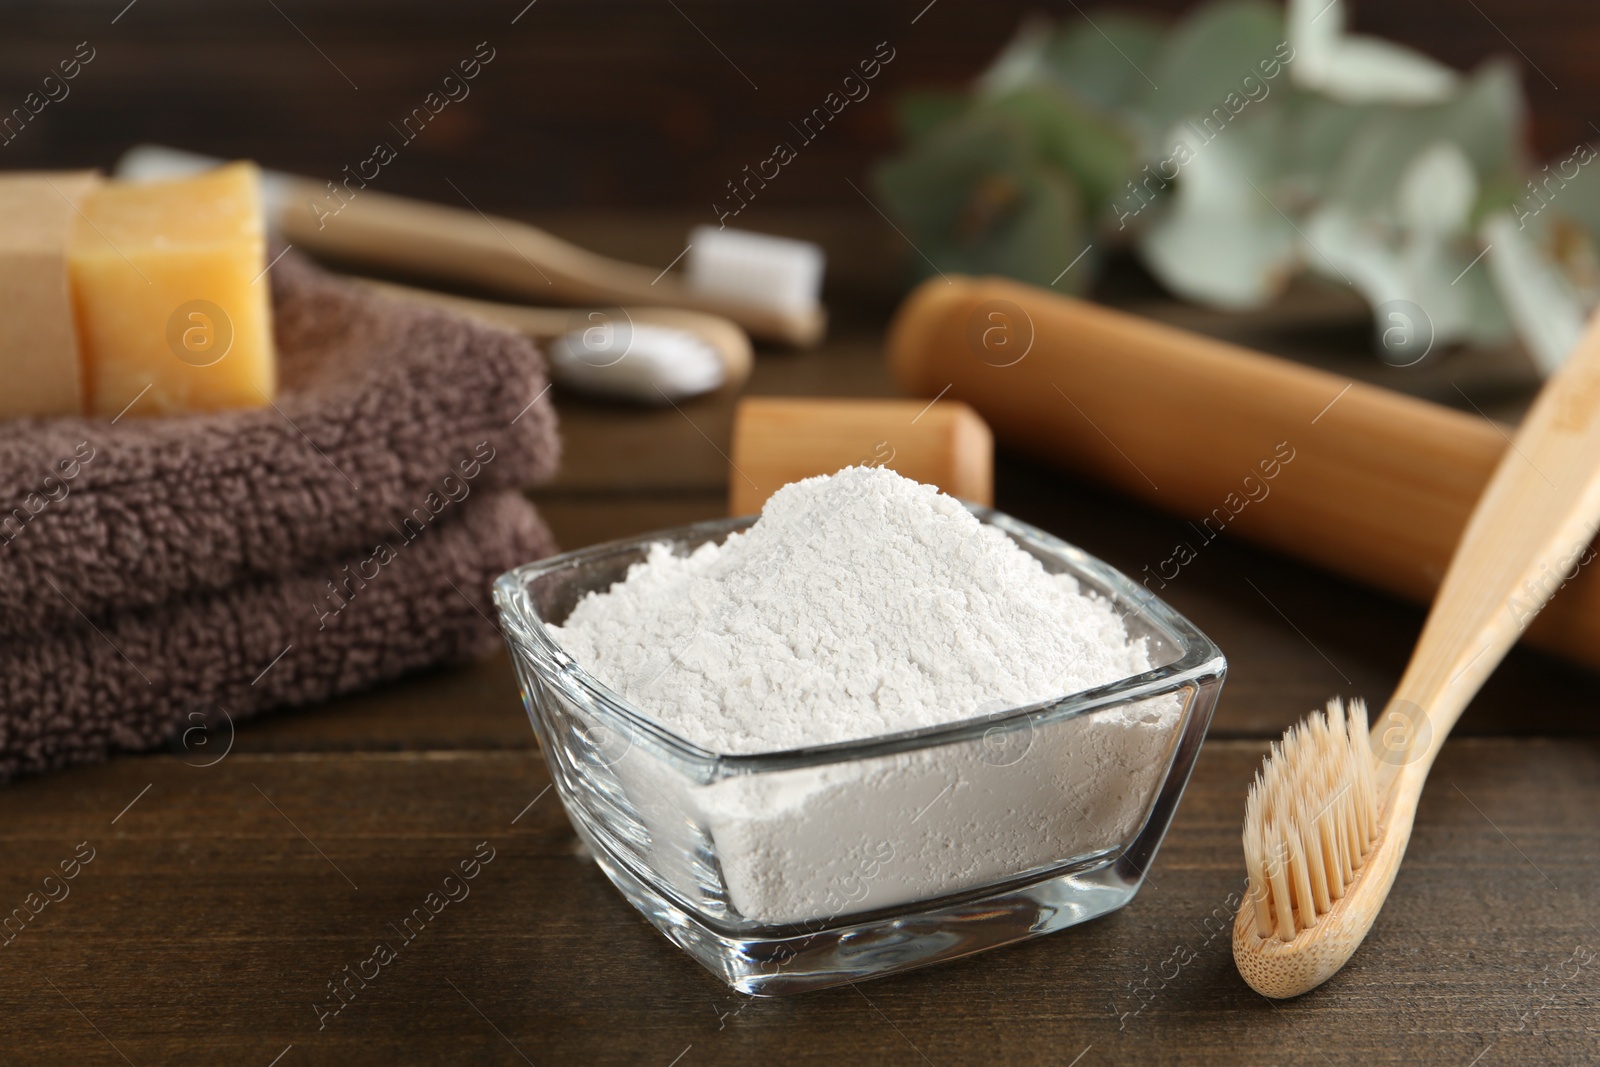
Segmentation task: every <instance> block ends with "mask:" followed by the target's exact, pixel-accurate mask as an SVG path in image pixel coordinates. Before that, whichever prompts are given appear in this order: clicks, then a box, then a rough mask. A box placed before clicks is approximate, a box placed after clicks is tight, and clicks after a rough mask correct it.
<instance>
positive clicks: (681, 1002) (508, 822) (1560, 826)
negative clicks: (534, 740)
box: [0, 707, 1600, 1067]
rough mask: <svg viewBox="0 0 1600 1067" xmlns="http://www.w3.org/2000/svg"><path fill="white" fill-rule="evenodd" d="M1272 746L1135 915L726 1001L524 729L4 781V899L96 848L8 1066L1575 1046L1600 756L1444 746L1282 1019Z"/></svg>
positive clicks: (1218, 804)
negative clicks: (1276, 1000) (588, 825)
mask: <svg viewBox="0 0 1600 1067" xmlns="http://www.w3.org/2000/svg"><path fill="white" fill-rule="evenodd" d="M504 710H505V711H506V713H507V714H508V715H511V714H514V713H515V709H514V708H511V707H506V708H504ZM1263 750H1264V745H1263V743H1262V742H1259V741H1212V742H1210V743H1208V745H1207V746H1206V748H1205V750H1204V752H1203V753H1202V755H1201V758H1200V761H1199V765H1198V768H1197V770H1196V773H1195V776H1194V780H1193V783H1192V784H1191V786H1190V788H1189V793H1188V795H1187V797H1186V798H1185V801H1184V804H1183V806H1182V808H1181V809H1180V811H1179V814H1178V817H1177V820H1176V822H1175V823H1174V825H1173V828H1172V831H1171V833H1170V835H1169V838H1168V841H1167V844H1166V846H1165V847H1164V848H1163V850H1162V852H1161V853H1160V855H1159V858H1158V860H1157V862H1156V863H1155V865H1154V866H1153V867H1152V869H1151V872H1150V878H1149V880H1148V881H1147V883H1146V885H1145V887H1144V889H1143V890H1142V891H1141V893H1140V895H1139V896H1138V897H1137V898H1136V899H1135V900H1134V902H1133V903H1132V904H1131V905H1129V906H1128V907H1127V908H1126V909H1124V910H1123V911H1121V912H1119V913H1116V914H1114V915H1112V916H1110V917H1107V918H1105V919H1103V920H1100V921H1097V922H1093V923H1090V924H1086V925H1084V926H1081V927H1077V928H1074V929H1071V930H1068V931H1064V932H1062V933H1059V934H1055V935H1052V936H1050V937H1048V938H1044V939H1040V940H1038V941H1034V942H1030V943H1027V944H1024V945H1020V946H1013V947H1011V948H1007V949H1003V950H998V951H993V952H989V953H985V954H981V955H979V956H976V957H972V958H970V959H967V960H962V961H957V962H954V963H950V964H945V965H941V966H938V967H933V968H929V969H926V970H924V971H920V972H916V973H911V974H907V975H903V976H898V977H894V978H890V979H886V980H883V981H878V982H870V983H863V984H861V985H859V986H857V987H854V988H851V987H845V988H841V989H836V990H831V991H824V992H819V993H814V994H807V995H804V996H800V997H793V998H787V999H780V1000H754V999H752V998H748V997H744V996H741V995H737V994H733V993H730V992H729V991H728V990H727V989H726V988H725V987H723V986H722V985H721V984H720V983H719V982H718V981H717V980H715V979H714V978H712V977H711V976H710V975H709V974H708V973H706V972H704V971H702V970H701V969H700V968H699V967H698V966H697V965H696V964H694V963H692V962H691V961H690V960H689V959H688V958H687V957H686V956H684V955H683V954H682V953H680V952H678V950H677V949H675V948H673V947H672V946H671V945H670V944H668V942H667V941H666V940H665V939H664V938H662V937H661V936H660V935H659V934H657V933H656V932H655V931H654V930H653V929H652V928H650V927H649V926H648V925H647V924H646V923H645V921H644V920H643V919H642V918H641V917H639V916H638V915H637V914H636V913H635V912H633V910H632V909H631V908H630V907H629V906H628V905H627V904H626V903H624V902H623V900H622V899H621V898H620V896H619V895H618V894H616V893H615V892H614V891H613V890H612V889H611V888H610V887H609V886H608V885H607V884H606V882H605V879H604V876H603V875H602V874H601V873H600V872H599V870H598V868H596V867H595V865H594V864H593V862H592V861H590V860H589V859H587V858H586V857H584V856H583V855H582V854H581V850H580V849H579V847H578V846H577V843H576V839H575V837H574V835H573V834H572V832H571V830H570V828H569V827H568V825H567V823H566V821H565V818H564V816H563V815H562V813H561V811H560V809H559V805H558V804H557V803H556V802H555V799H554V797H553V796H552V795H550V794H549V793H544V792H542V791H543V790H544V787H545V785H546V784H547V781H548V779H547V778H546V776H545V772H544V769H543V767H542V765H541V764H540V763H539V762H538V758H537V756H536V755H535V754H534V753H533V752H531V751H529V750H528V749H526V748H523V749H521V750H507V751H494V750H482V749H480V750H460V749H457V750H449V751H439V750H420V751H418V750H413V751H406V752H390V753H383V752H369V753H361V754H349V753H332V752H299V753H294V752H274V753H263V752H244V751H239V752H235V753H234V754H232V755H230V756H228V757H227V758H226V759H224V760H223V761H222V762H220V763H218V764H216V765H215V766H212V767H205V768H198V767H193V766H188V765H185V763H184V762H183V761H182V760H181V759H179V758H178V757H175V756H161V757H155V758H147V759H126V760H121V761H118V762H116V763H114V764H112V765H110V766H108V767H105V768H101V769H96V770H87V771H75V772H68V773H65V774H60V775H56V776H54V777H50V778H46V779H41V780H38V781H34V782H31V783H26V784H24V785H23V786H20V787H16V788H14V789H13V790H12V791H11V792H10V795H9V796H8V798H7V799H8V803H7V814H6V818H5V820H4V823H3V825H0V847H3V848H4V850H5V855H6V857H7V861H8V862H7V865H6V871H5V873H4V875H3V876H0V894H3V895H0V901H4V902H5V903H6V904H7V905H8V906H9V905H10V904H11V903H12V902H13V899H15V901H16V902H18V903H20V902H21V900H22V898H23V897H24V895H25V894H26V893H27V892H29V891H31V890H32V889H34V888H35V887H36V886H37V885H38V884H39V882H40V880H41V878H42V876H43V874H44V872H45V871H46V870H48V869H50V868H52V867H54V866H55V865H56V864H57V863H58V862H59V861H60V860H61V859H63V858H67V857H70V856H71V855H72V854H73V852H74V849H75V848H76V847H77V846H78V845H79V843H80V842H88V843H89V845H90V847H92V848H93V850H94V853H93V859H92V860H91V861H90V862H89V863H88V864H87V865H85V866H83V867H82V868H81V870H80V873H79V874H78V877H77V878H76V879H75V880H73V881H72V882H71V883H70V885H71V891H70V894H69V895H68V896H67V897H65V899H62V900H60V901H59V902H57V903H52V904H49V905H47V906H46V907H45V908H44V910H43V911H42V913H41V914H39V915H38V916H37V917H36V918H35V919H34V921H33V922H32V923H30V925H29V926H28V927H27V928H25V929H23V930H22V931H21V932H20V934H18V935H16V936H15V938H14V940H13V941H12V942H11V943H10V944H9V946H8V947H6V948H4V949H0V952H3V953H4V955H3V956H0V959H3V960H4V967H3V969H0V1012H3V1013H4V1019H5V1032H6V1035H7V1037H6V1044H5V1060H6V1062H7V1063H44V1062H73V1063H83V1064H93V1063H114V1062H120V1061H119V1059H118V1055H117V1053H118V1052H119V1051H120V1053H121V1054H122V1055H123V1056H126V1057H127V1060H128V1061H129V1062H132V1063H136V1064H147V1063H168V1064H187V1063H194V1064H202V1063H204V1064H211V1063H218V1062H230V1063H259V1064H263V1065H265V1064H267V1063H269V1062H271V1061H272V1059H273V1057H275V1056H277V1055H278V1054H279V1053H280V1052H282V1051H283V1050H284V1049H285V1048H286V1047H289V1046H293V1047H292V1048H290V1050H289V1053H288V1054H287V1055H285V1056H284V1059H283V1060H282V1061H280V1062H281V1063H284V1064H294V1063H341V1064H349V1063H398V1062H409V1063H518V1062H522V1060H521V1058H520V1057H519V1054H518V1053H519V1052H520V1054H521V1056H525V1057H526V1058H527V1061H528V1062H533V1063H539V1064H545V1063H593V1064H638V1063H646V1064H660V1065H663V1067H664V1065H667V1064H670V1063H672V1062H673V1061H674V1057H677V1056H679V1055H680V1054H681V1055H682V1057H683V1058H682V1059H681V1060H679V1061H677V1062H678V1063H679V1064H680V1065H693V1064H739V1063H751V1062H784V1063H795V1064H818V1065H825V1064H835V1063H885V1064H893V1063H905V1064H913V1063H924V1062H931V1063H934V1064H939V1065H955V1064H978V1063H1017V1064H1035V1063H1037V1064H1065V1063H1068V1062H1071V1061H1072V1058H1073V1057H1074V1056H1076V1055H1078V1054H1079V1053H1080V1052H1083V1051H1084V1050H1089V1051H1088V1052H1087V1053H1086V1054H1085V1055H1084V1058H1083V1060H1082V1061H1080V1062H1082V1063H1084V1064H1094V1063H1102V1064H1103V1063H1134V1062H1138V1063H1160V1064H1189V1063H1196V1062H1216V1063H1237V1064H1281V1063H1287V1062H1307V1063H1309V1062H1328V1063H1341V1064H1342V1063H1352V1064H1356V1063H1359V1064H1377V1063H1415V1062H1423V1061H1426V1062H1437V1063H1457V1064H1462V1065H1465V1064H1467V1063H1470V1062H1472V1061H1473V1057H1475V1056H1478V1055H1480V1054H1483V1058H1482V1059H1480V1060H1479V1061H1478V1062H1479V1063H1480V1064H1504V1063H1538V1062H1542V1063H1556V1062H1585V1061H1587V1060H1588V1058H1589V1057H1590V1056H1591V1055H1592V1053H1593V1050H1594V1048H1595V1047H1596V1041H1597V1040H1600V1033H1597V1024H1600V1018H1597V1014H1596V1005H1597V991H1600V990H1597V987H1600V980H1597V978H1596V965H1595V963H1593V962H1590V961H1593V959H1594V953H1595V947H1596V946H1597V945H1600V933H1597V932H1596V930H1595V927H1594V925H1593V915H1594V912H1595V908H1596V904H1597V903H1600V901H1597V899H1596V897H1597V890H1596V888H1595V887H1596V885H1597V883H1600V849H1597V846H1600V832H1597V830H1596V827H1595V824H1594V819H1593V815H1592V812H1593V806H1592V798H1593V792H1594V783H1595V781H1596V780H1597V778H1600V745H1597V744H1596V743H1595V742H1594V741H1592V740H1587V741H1583V742H1579V743H1572V742H1555V741H1550V740H1526V741H1505V740H1500V741H1481V740H1466V741H1459V742H1451V743H1450V745H1449V746H1448V747H1447V748H1446V750H1445V753H1444V756H1443V757H1442V758H1441V760H1440V762H1439V764H1438V768H1437V770H1436V772H1435V778H1434V780H1433V781H1432V782H1430V785H1429V789H1428V793H1427V796H1426V797H1425V798H1424V801H1423V804H1422V809H1421V811H1420V813H1419V816H1418V820H1417V830H1416V834H1415V837H1414V839H1413V842H1412V846H1411V849H1412V851H1411V857H1410V859H1409V862H1408V863H1407V864H1406V866H1405V868H1404V869H1403V870H1402V872H1401V874H1400V879H1399V881H1398V883H1397V884H1396V887H1395V891H1394V895H1393V898H1392V899H1391V902H1390V905H1389V907H1388V908H1387V909H1385V911H1384V913H1383V916H1382V918H1381V919H1380V921H1379V923H1378V925H1377V927H1376V929H1375V930H1374V932H1373V935H1372V937H1371V938H1370V939H1369V940H1368V943H1367V944H1366V945H1365V947H1364V948H1363V949H1362V950H1361V951H1360V952H1359V953H1358V954H1357V956H1356V957H1355V959H1354V960H1353V961H1352V963H1351V964H1350V966H1349V967H1348V968H1347V969H1346V970H1345V971H1344V972H1343V973H1342V974H1340V975H1339V976H1338V977H1337V978H1335V979H1334V980H1333V981H1332V982H1331V983H1329V985H1328V986H1327V987H1325V988H1324V989H1323V990H1321V991H1320V992H1318V993H1317V994H1316V995H1314V996H1311V997H1307V998H1304V999H1302V1000H1300V1001H1296V1002H1293V1003H1290V1004H1283V1005H1274V1004H1271V1003H1269V1002H1267V1001H1265V1000H1263V999H1262V998H1260V997H1259V996H1257V995H1256V994H1254V993H1252V992H1251V991H1250V990H1249V989H1248V988H1247V987H1245V986H1244V985H1243V983H1242V982H1241V981H1240V980H1239V978H1238V976H1237V975H1236V974H1235V972H1234V970H1233V965H1232V961H1231V959H1230V957H1229V945H1228V939H1227V933H1226V930H1227V927H1226V926H1225V925H1224V921H1225V919H1226V918H1227V917H1228V916H1229V914H1230V912H1231V906H1230V903H1229V902H1230V900H1232V899H1235V898H1234V897H1233V896H1232V894H1236V893H1237V892H1238V891H1239V888H1240V885H1241V881H1242V873H1241V864H1240V860H1239V855H1238V844H1237V833H1238V822H1239V816H1240V811H1241V808H1242V798H1243V789H1244V785H1245V783H1246V781H1247V780H1248V778H1249V776H1250V775H1251V774H1252V773H1253V772H1254V769H1255V767H1256V765H1257V762H1258V761H1259V759H1260V756H1261V753H1262V751H1263ZM147 786H148V789H147V788H146V787H147ZM135 798H138V799H137V802H136V803H134V804H133V806H132V807H131V808H127V809H126V810H124V809H125V806H126V805H128V804H129V803H130V801H134V800H135ZM530 803H531V804H532V806H531V807H529V805H530ZM113 820H115V822H113ZM484 842H487V843H488V844H487V847H486V848H482V847H480V846H481V843H484ZM490 849H492V850H493V858H492V859H491V860H490V861H489V862H488V863H487V864H484V865H482V866H481V868H480V869H479V871H478V874H477V877H476V878H475V879H473V880H472V881H471V882H467V883H464V884H465V885H466V886H467V895H466V896H465V897H464V898H462V899H459V900H455V901H452V902H451V903H449V904H448V905H446V906H444V907H443V909H442V910H441V911H440V912H439V914H438V915H437V916H436V917H435V918H433V919H432V920H431V921H430V922H429V923H428V924H427V925H426V926H425V927H423V928H422V930H421V933H419V934H417V935H416V936H415V938H414V939H413V940H411V941H408V942H406V943H405V945H404V947H403V948H402V949H401V951H400V952H399V953H398V954H397V957H396V959H395V961H394V962H393V963H392V964H390V965H389V966H388V967H386V968H384V969H382V971H381V972H380V974H379V977H378V978H375V979H373V980H372V981H370V982H369V983H368V985H367V988H365V989H361V988H359V987H353V988H355V997H354V998H353V999H352V1000H350V1002H349V1003H348V1005H347V1006H345V1007H344V1008H343V1009H342V1010H341V1011H340V1012H339V1013H338V1014H337V1015H333V1016H329V1017H326V1018H324V1016H322V1015H321V1014H319V1012H318V1011H317V1009H316V1008H315V1007H314V1006H313V1005H314V1004H321V1005H323V1007H324V1009H327V1008H328V1006H329V1005H332V1004H335V1003H337V1002H335V1001H333V1000H332V997H331V995H330V994H329V992H328V990H327V983H328V982H329V981H332V980H334V979H335V978H336V977H338V976H340V974H341V972H342V970H343V968H344V967H345V966H347V965H354V964H355V962H356V961H357V960H360V959H363V958H365V957H367V956H368V955H370V954H371V952H372V946H373V945H374V943H375V942H377V941H379V940H386V941H391V942H395V941H398V940H399V938H398V937H397V936H396V935H395V934H394V932H393V931H392V930H391V929H390V928H389V926H388V924H389V923H391V922H392V923H398V922H399V921H400V919H401V918H402V917H403V916H405V915H406V914H408V913H409V912H410V911H411V909H412V908H414V907H418V906H421V905H422V903H423V901H424V898H425V897H426V895H427V894H428V893H429V892H430V891H434V890H436V889H438V888H439V887H440V886H441V884H442V881H443V879H444V876H445V875H446V874H447V873H449V872H450V871H452V870H453V869H455V868H456V867H457V865H458V864H459V862H460V861H461V860H462V859H465V858H469V857H471V856H473V854H474V852H475V850H478V851H479V852H481V853H482V854H488V850H490ZM459 893H460V891H459V890H457V894H458V895H459ZM1219 927H1221V932H1219ZM1575 952H1577V953H1580V955H1579V956H1578V957H1577V961H1576V962H1574V953H1575ZM1585 953H1586V954H1585ZM80 1013H81V1014H80ZM323 1023H325V1025H322V1024H323ZM113 1045H114V1046H115V1050H114V1049H113V1047H112V1046H113ZM1486 1048H1487V1049H1488V1050H1489V1051H1488V1052H1487V1053H1484V1052H1483V1050H1484V1049H1486ZM685 1050H688V1051H687V1052H686V1051H685ZM1324 1058H1325V1060H1324Z"/></svg>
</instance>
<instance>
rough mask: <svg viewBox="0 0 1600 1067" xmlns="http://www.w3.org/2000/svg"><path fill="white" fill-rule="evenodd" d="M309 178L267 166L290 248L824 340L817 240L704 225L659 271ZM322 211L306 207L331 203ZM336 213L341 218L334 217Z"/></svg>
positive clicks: (179, 163) (135, 173) (143, 156)
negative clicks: (677, 266) (679, 262)
mask: <svg viewBox="0 0 1600 1067" xmlns="http://www.w3.org/2000/svg"><path fill="white" fill-rule="evenodd" d="M219 162H221V161H220V160H216V159H212V158H210V157H207V156H202V155H197V154H195V153H192V152H181V151H178V150H176V149H171V148H162V147H160V146H157V145H137V146H135V147H133V148H131V149H129V150H128V151H127V152H126V153H124V154H123V156H122V158H121V159H120V160H119V161H118V162H117V168H116V173H117V176H118V177H120V178H126V179H129V180H133V181H143V180H149V179H152V178H166V177H173V176H176V175H180V174H190V173H193V172H195V171H197V170H205V169H207V168H208V167H213V166H215V165H216V164H218V163H219ZM326 186H327V187H324V185H322V184H318V183H317V182H315V181H312V180H311V179H309V178H300V177H296V176H294V175H292V174H280V173H277V172H274V171H265V172H263V182H262V196H263V198H264V199H265V201H266V204H267V224H268V226H269V227H271V229H272V230H273V231H274V232H275V233H277V234H279V235H280V236H282V237H283V238H284V239H285V240H286V241H288V242H289V243H290V244H293V245H295V246H296V247H298V248H301V249H304V250H305V251H308V252H311V253H314V254H317V255H321V256H325V257H327V258H329V259H334V260H338V261H340V262H343V263H347V264H357V265H364V266H368V267H375V268H381V269H384V270H392V271H400V272H403V273H408V274H413V275H417V276H421V277H427V278H441V279H448V280H451V281H457V282H463V283H468V284H472V285H480V286H484V287H486V288H490V289H494V290H497V291H499V292H502V293H506V294H509V295H511V296H514V297H517V298H520V299H525V300H535V301H539V302H541V303H543V302H551V303H560V304H579V305H586V304H606V305H609V304H626V305H633V306H659V307H679V308H686V309H689V310H693V311H703V312H708V313H710V314H713V315H721V316H723V317H724V318H729V319H732V320H733V321H734V322H737V323H738V324H739V325H740V326H743V327H744V328H745V329H746V330H748V331H749V332H750V334H751V336H753V337H759V338H762V339H765V340H771V341H777V342H779V343H781V344H786V345H793V346H796V347H801V348H806V347H810V346H811V345H814V344H816V343H817V342H818V341H820V340H821V339H822V336H823V333H824V332H825V331H826V328H827V312H826V311H825V310H824V309H823V307H822V304H821V302H820V300H819V295H820V292H821V288H822V271H823V253H822V249H821V248H820V247H819V246H817V245H815V244H813V243H811V242H809V241H797V240H793V239H790V238H785V237H770V236H767V235H765V234H758V233H750V232H747V231H742V230H731V229H726V230H725V229H719V228H718V227H715V226H698V227H696V228H695V230H694V232H693V233H692V234H690V241H689V247H688V248H686V249H685V250H684V257H685V267H684V269H683V270H682V271H681V272H680V271H673V270H671V268H670V266H669V268H668V270H663V271H658V270H656V269H655V268H652V267H644V266H639V265H637V264H633V263H623V262H620V261H618V260H614V259H609V258H607V257H605V256H601V255H597V254H595V253H593V252H590V251H588V250H587V249H583V248H579V247H578V246H577V245H574V244H572V243H570V242H568V241H563V240H561V239H560V238H558V237H556V236H555V235H553V234H550V233H546V232H545V231H543V230H541V229H538V228H537V227H534V226H530V225H528V224H526V223H522V222H517V221H515V220H514V219H505V218H493V217H491V216H489V215H485V214H483V213H482V212H480V211H478V210H477V209H476V207H474V206H471V204H470V201H469V202H468V206H464V207H451V206H447V205H444V204H434V203H428V202H426V201H421V200H411V199H409V198H406V197H400V196H393V195H390V194H387V193H380V192H376V191H373V190H368V189H365V188H364V187H361V188H359V189H355V188H339V189H338V190H337V191H336V192H335V191H330V190H332V188H333V183H331V182H330V183H326ZM330 201H331V202H332V204H333V205H334V207H333V208H332V209H329V208H328V207H326V206H325V207H324V208H323V211H324V214H323V215H321V216H319V215H316V214H313V213H312V212H311V211H309V210H307V209H306V206H307V204H322V205H326V204H327V203H328V202H330ZM334 216H337V218H334Z"/></svg>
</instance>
